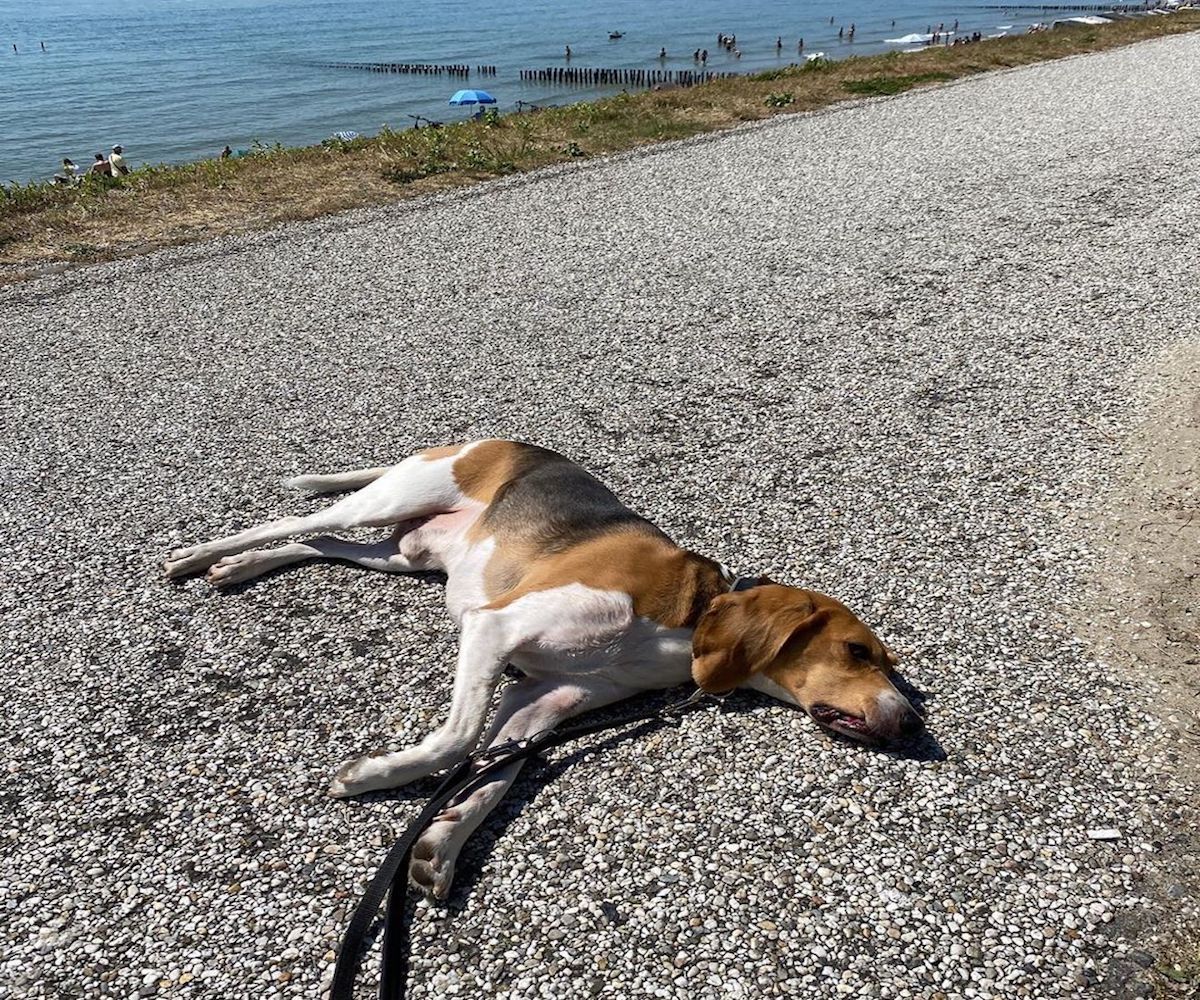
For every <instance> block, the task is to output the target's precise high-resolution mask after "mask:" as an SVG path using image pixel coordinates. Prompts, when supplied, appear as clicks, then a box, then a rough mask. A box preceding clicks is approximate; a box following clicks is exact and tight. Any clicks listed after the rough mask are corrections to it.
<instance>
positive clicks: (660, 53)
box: [658, 45, 667, 59]
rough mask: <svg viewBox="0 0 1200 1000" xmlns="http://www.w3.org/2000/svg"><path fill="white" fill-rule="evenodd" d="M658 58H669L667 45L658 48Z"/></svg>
mask: <svg viewBox="0 0 1200 1000" xmlns="http://www.w3.org/2000/svg"><path fill="white" fill-rule="evenodd" d="M658 58H659V59H666V58H667V47H666V46H665V45H664V46H663V47H662V48H661V49H659V50H658Z"/></svg>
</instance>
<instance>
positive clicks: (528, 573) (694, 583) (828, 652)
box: [165, 440, 923, 899]
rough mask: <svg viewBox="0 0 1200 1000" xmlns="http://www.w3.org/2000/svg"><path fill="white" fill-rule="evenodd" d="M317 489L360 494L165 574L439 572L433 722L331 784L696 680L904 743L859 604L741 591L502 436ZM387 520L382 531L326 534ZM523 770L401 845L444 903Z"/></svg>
mask: <svg viewBox="0 0 1200 1000" xmlns="http://www.w3.org/2000/svg"><path fill="white" fill-rule="evenodd" d="M286 485H288V486H290V487H293V488H296V489H300V490H307V491H311V492H314V493H334V492H345V491H349V490H355V491H356V492H354V493H352V494H350V495H349V496H347V497H344V498H343V499H341V500H339V501H338V502H337V503H334V504H333V505H332V506H330V507H328V508H326V509H324V510H322V511H319V512H318V513H315V514H310V515H309V516H307V517H285V518H282V519H280V520H278V521H272V522H270V523H268V524H264V525H260V526H258V527H254V528H250V529H248V530H246V531H242V532H239V533H237V534H234V535H230V536H228V537H226V538H219V539H217V540H215V541H212V542H207V543H205V544H202V545H195V546H192V547H190V548H184V549H179V550H177V551H175V552H173V553H171V555H170V557H169V558H168V559H167V562H166V564H165V570H166V574H167V576H168V577H170V578H172V579H176V578H179V577H184V576H187V575H189V574H192V573H196V572H199V571H202V570H207V571H208V580H209V581H210V582H211V583H212V584H214V585H215V586H218V587H228V586H231V585H233V584H238V583H242V582H243V581H246V580H249V579H252V578H253V577H256V576H259V575H260V574H262V573H266V572H268V571H269V570H274V569H277V568H278V567H280V566H286V565H288V564H290V563H298V562H303V561H305V560H309V559H340V560H347V561H349V562H352V563H356V564H358V565H360V566H365V567H368V568H370V569H377V570H383V571H386V572H398V573H407V572H417V571H425V570H440V571H442V572H444V573H445V574H446V577H447V581H446V605H447V607H448V609H449V611H450V614H451V616H452V617H453V618H454V619H455V620H456V621H457V622H458V624H459V627H460V630H461V634H460V645H459V652H458V663H457V666H456V668H455V674H454V688H453V695H452V697H451V700H450V710H449V713H448V715H447V718H446V720H445V722H443V723H442V725H441V726H440V727H439V728H438V729H436V730H435V731H434V732H432V733H430V734H429V735H428V736H426V737H425V738H424V739H423V740H421V742H420V743H418V744H416V745H414V746H411V747H409V748H407V749H405V750H401V751H399V752H387V751H379V752H376V753H372V754H368V755H366V756H364V757H359V758H357V759H354V760H350V761H347V762H346V763H344V764H343V765H342V766H341V767H340V768H339V769H338V771H337V773H336V776H335V777H334V779H333V783H332V784H331V785H330V788H329V792H330V794H331V795H333V796H336V797H339V798H340V797H344V796H350V795H358V794H359V793H361V792H367V791H371V790H372V789H379V788H392V787H395V786H398V785H403V784H405V783H407V782H410V781H414V780H415V779H417V778H423V777H425V776H427V775H430V774H432V773H434V772H435V771H439V770H442V769H443V768H447V767H450V766H452V765H454V764H456V763H458V762H459V761H461V760H462V759H463V758H464V757H465V756H466V755H467V754H469V753H470V752H471V751H472V750H473V749H474V748H475V747H476V745H477V744H478V743H479V741H480V736H481V735H482V734H483V732H484V727H485V725H486V723H487V720H488V715H489V710H490V708H491V703H492V696H493V694H494V693H495V691H496V689H497V687H498V686H499V684H500V680H501V677H502V675H503V673H504V669H505V666H506V665H507V664H512V665H513V666H515V667H516V668H517V669H518V670H519V671H520V673H521V675H522V676H521V678H520V679H519V680H518V681H516V682H515V683H513V684H511V685H509V686H507V687H506V688H505V689H504V692H503V694H502V695H501V698H500V702H499V706H498V708H497V710H496V713H495V716H494V719H493V721H492V724H491V727H490V729H489V730H488V732H487V734H486V736H484V737H483V738H484V741H485V745H490V744H492V743H498V742H503V741H505V740H509V739H521V738H524V737H527V736H532V735H534V734H536V733H539V732H541V731H543V730H545V729H548V728H551V727H554V726H557V725H558V724H559V723H561V722H562V721H563V720H564V719H567V718H570V717H571V716H574V715H577V714H579V713H581V712H585V711H590V710H592V709H595V708H599V707H600V706H602V705H607V704H610V703H612V702H615V701H619V700H620V699H623V698H628V697H630V696H632V695H635V694H637V693H639V692H642V691H648V690H653V689H660V688H669V687H674V686H675V685H678V684H682V683H683V682H685V681H687V680H688V679H689V678H690V679H692V680H694V681H695V682H696V684H697V685H699V686H700V687H701V688H702V689H704V690H705V691H710V692H725V691H729V690H731V689H733V688H737V687H742V686H745V687H750V688H754V689H756V690H758V691H761V692H763V693H765V694H768V695H770V696H772V697H774V698H777V699H779V700H780V701H784V702H787V703H788V704H791V705H798V706H800V707H802V708H803V709H804V710H805V711H806V712H807V713H808V714H809V715H810V716H811V717H812V718H813V719H814V720H815V721H816V722H817V723H818V724H819V725H821V726H823V727H825V728H826V729H829V730H832V731H834V732H836V733H840V734H842V735H844V736H848V737H850V738H851V739H854V740H858V741H860V742H863V743H868V744H875V745H883V744H888V743H892V742H898V741H903V740H907V739H911V738H912V737H914V736H916V735H917V734H918V733H919V732H920V731H921V729H922V726H923V723H922V720H921V716H920V715H918V714H917V712H916V711H914V709H913V707H912V705H911V704H910V703H909V701H908V699H907V698H905V697H904V695H902V694H901V693H900V691H899V690H897V688H896V687H895V686H894V685H893V683H892V680H893V668H894V667H895V665H896V662H897V661H896V657H895V656H894V655H893V654H892V652H891V651H890V650H889V649H888V648H887V647H886V646H885V645H884V644H883V643H882V642H880V641H879V639H878V638H877V637H876V636H875V634H874V633H873V632H872V631H871V630H870V629H869V628H868V627H867V626H866V625H865V624H863V622H862V621H860V620H859V619H858V618H857V617H856V616H855V615H854V613H853V612H851V611H850V610H849V609H848V608H846V607H845V606H844V605H842V604H840V603H839V602H838V601H836V600H834V599H833V598H831V597H827V596H825V595H824V594H819V593H817V592H815V591H812V590H801V589H798V588H795V587H785V586H780V585H778V584H775V583H772V582H770V581H762V582H759V583H757V584H756V585H755V584H752V585H751V586H749V587H746V588H743V587H742V586H741V585H738V586H736V587H735V583H736V581H735V580H734V578H733V576H732V574H731V573H730V572H729V571H728V570H726V569H725V568H724V567H723V566H721V565H720V564H719V563H716V562H714V561H713V560H712V559H709V558H707V557H705V556H702V555H699V554H698V553H695V552H689V551H687V550H686V549H682V548H680V547H679V546H678V545H676V544H675V543H674V542H673V541H671V539H670V538H668V537H667V536H666V535H665V534H664V533H663V532H662V531H660V530H659V529H658V528H656V527H655V526H654V525H653V524H651V523H650V522H649V521H647V520H646V519H645V518H643V517H640V516H639V515H637V514H635V513H634V512H633V511H631V510H630V509H629V508H627V507H625V506H624V505H623V504H622V503H621V502H620V501H619V500H618V499H617V498H616V496H615V495H614V494H613V493H612V492H611V491H610V490H609V489H608V488H607V487H605V486H604V485H603V484H602V483H600V482H599V481H598V480H597V479H595V478H593V477H592V476H591V475H590V474H588V473H587V472H586V471H584V469H582V468H581V467H580V466H578V465H576V464H575V463H574V462H572V461H570V460H569V459H567V458H564V457H563V456H562V455H559V454H556V453H555V452H552V451H548V450H546V449H545V448H538V447H535V446H534V445H529V444H522V443H518V442H515V441H497V440H487V441H475V442H472V443H470V444H464V445H456V446H453V447H445V448H432V449H430V450H428V451H424V452H420V453H419V454H416V455H413V456H412V457H410V458H407V459H405V460H404V461H403V462H401V463H400V464H399V465H394V466H384V467H380V468H375V469H363V470H361V471H356V472H343V473H338V474H335V475H311V476H298V477H296V478H295V479H291V480H287V481H286ZM361 527H376V528H383V527H388V528H391V529H392V532H391V534H390V537H388V538H387V540H386V541H379V542H374V543H365V544H359V543H352V542H347V541H343V540H342V539H339V538H336V537H333V536H332V535H328V534H320V535H318V536H317V537H312V538H308V539H306V540H305V541H294V542H291V543H289V544H286V545H282V546H278V547H275V548H257V547H256V546H258V545H260V544H262V543H264V542H276V541H280V540H282V539H285V538H289V537H291V536H296V535H307V534H310V533H314V532H325V531H336V530H339V529H343V530H344V529H347V528H361ZM519 769H520V764H514V765H513V766H512V767H511V768H510V769H508V770H506V771H505V772H502V773H501V774H500V775H499V776H498V777H497V778H496V780H494V781H492V782H491V783H490V784H488V785H486V786H484V787H482V788H479V789H477V790H475V791H474V792H472V793H471V794H470V795H469V796H468V797H466V798H464V799H463V800H462V801H459V802H456V803H454V804H453V805H452V806H450V807H449V808H447V809H446V810H445V812H443V813H442V814H441V815H440V816H438V817H437V819H436V820H435V821H434V822H433V824H431V826H430V827H429V829H428V830H427V831H426V832H425V834H424V835H423V836H422V838H421V840H420V841H419V843H418V844H417V846H416V848H415V850H414V852H413V862H412V866H411V868H410V872H409V874H410V877H411V879H412V881H413V882H414V883H415V884H416V885H417V886H418V887H420V888H421V889H423V890H424V891H425V892H426V893H427V894H428V895H430V896H432V897H435V898H443V899H444V898H445V897H446V895H447V893H448V891H449V888H450V883H451V880H452V878H453V874H454V865H455V861H456V860H457V857H458V854H459V851H460V849H461V848H462V845H463V844H464V843H465V841H466V840H467V838H468V837H469V836H470V834H471V833H472V832H473V831H474V830H475V829H476V828H477V827H478V826H479V824H480V823H481V822H482V821H483V819H484V817H485V816H486V815H487V814H488V812H489V811H490V810H491V809H492V808H493V807H494V806H495V805H496V803H497V802H498V801H499V800H500V798H501V797H502V796H503V795H504V793H505V791H506V790H507V789H508V787H509V785H511V783H512V781H513V780H514V778H515V777H516V775H517V772H518V770H519Z"/></svg>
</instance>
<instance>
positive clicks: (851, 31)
mask: <svg viewBox="0 0 1200 1000" xmlns="http://www.w3.org/2000/svg"><path fill="white" fill-rule="evenodd" d="M854 31H855V26H854V24H853V23H851V25H850V35H849V38H850V41H854Z"/></svg>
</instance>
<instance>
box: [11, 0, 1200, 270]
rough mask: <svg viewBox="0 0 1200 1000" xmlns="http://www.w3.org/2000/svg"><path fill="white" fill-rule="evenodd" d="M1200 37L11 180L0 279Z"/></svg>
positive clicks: (996, 52)
mask: <svg viewBox="0 0 1200 1000" xmlns="http://www.w3.org/2000/svg"><path fill="white" fill-rule="evenodd" d="M1198 29H1200V9H1196V8H1191V9H1187V8H1185V9H1180V10H1178V11H1176V12H1175V13H1174V14H1171V15H1169V16H1163V17H1145V18H1136V19H1132V18H1131V19H1128V20H1118V21H1114V22H1111V23H1109V24H1105V25H1078V26H1074V25H1073V26H1072V27H1070V28H1067V29H1058V30H1055V31H1046V32H1040V33H1036V34H1030V35H1023V36H1006V37H1001V38H995V39H983V40H981V41H978V42H973V43H971V44H967V45H950V46H927V47H925V48H923V49H921V50H918V51H915V52H912V53H910V54H902V53H900V52H891V53H887V54H884V55H875V56H853V57H849V58H846V59H841V60H836V61H835V60H827V59H816V60H813V61H810V62H808V63H805V64H803V65H798V64H792V65H790V66H788V67H786V68H784V69H780V70H773V71H767V72H763V73H754V74H748V75H744V76H736V77H729V78H724V79H717V80H713V81H711V82H706V83H700V84H697V85H695V86H688V87H672V88H664V89H653V90H642V91H637V92H635V93H632V94H620V95H617V96H615V97H608V98H604V99H601V100H599V101H592V102H582V103H579V104H572V105H567V106H564V107H558V108H549V109H544V110H540V111H536V112H514V113H510V114H507V115H504V116H490V115H489V116H486V117H485V118H483V119H468V120H467V121H463V122H458V123H454V124H450V125H445V126H443V127H442V128H438V129H429V128H423V129H409V130H404V131H391V130H387V129H385V130H383V131H381V132H380V133H379V134H378V135H375V136H371V137H361V138H356V139H353V140H351V141H348V142H347V141H341V140H327V141H326V142H324V143H322V144H321V145H317V146H306V147H284V146H281V145H277V146H273V147H263V148H260V149H258V150H255V151H254V152H253V153H252V154H251V155H249V156H246V157H244V158H240V159H229V160H200V161H196V162H193V163H185V164H179V165H152V166H144V167H139V168H137V169H136V170H134V171H133V172H132V173H130V174H129V175H127V176H125V177H122V178H119V179H101V178H96V179H90V180H88V181H86V182H85V183H84V184H83V185H81V186H79V187H74V188H64V187H56V186H54V185H52V184H51V183H40V184H28V185H11V186H8V187H4V188H2V189H0V191H2V194H0V284H3V283H10V282H17V281H21V280H24V279H27V278H30V277H35V276H37V275H38V274H39V273H46V272H47V271H53V270H61V269H62V268H63V267H67V266H71V265H77V264H86V263H93V262H98V261H103V260H112V259H117V258H122V257H128V256H136V255H139V254H142V253H146V252H149V251H151V250H154V249H159V248H162V247H167V246H172V245H180V244H186V243H194V242H198V241H202V240H205V239H209V238H213V237H217V236H221V235H225V234H230V233H236V232H246V231H251V230H257V229H264V228H268V227H271V226H275V225H278V224H280V223H285V222H293V221H305V220H310V219H314V218H319V217H321V216H325V215H331V214H335V213H338V212H343V211H346V210H349V209H353V208H365V207H371V206H379V205H385V204H389V203H394V202H397V201H401V200H405V199H407V198H411V197H415V196H419V195H423V194H429V193H431V192H436V191H441V190H446V189H449V188H457V187H462V186H464V185H469V184H475V183H478V182H480V181H482V180H487V179H489V178H494V177H502V176H505V175H509V174H519V173H525V172H528V171H530V170H535V169H538V168H540V167H545V166H549V165H552V164H555V163H563V162H572V161H576V160H579V159H587V158H592V157H597V156H606V155H609V154H612V153H616V152H621V151H624V150H632V149H636V148H638V147H642V146H646V145H648V144H653V143H657V142H663V141H668V140H672V139H683V138H688V137H690V136H695V135H700V134H703V133H710V132H717V131H721V130H724V129H728V128H731V127H734V126H736V125H738V124H741V123H745V122H750V121H758V120H763V119H766V118H772V117H775V116H778V115H781V114H794V113H798V112H806V111H814V110H817V109H820V108H827V107H830V106H835V105H838V104H841V103H844V102H847V101H853V100H855V99H861V98H862V97H871V96H887V95H892V94H898V93H901V92H903V91H905V90H909V89H913V88H915V87H922V86H930V85H937V84H941V83H946V82H949V81H951V80H955V79H962V78H965V77H969V76H974V75H977V74H979V73H983V72H989V71H994V70H999V69H1006V68H1012V67H1016V66H1021V65H1029V64H1031V63H1036V62H1043V61H1049V60H1054V59H1059V58H1064V57H1067V56H1072V55H1079V54H1085V53H1087V52H1092V51H1100V50H1103V49H1108V48H1113V47H1118V46H1123V45H1129V44H1133V43H1136V42H1139V41H1144V40H1149V39H1152V38H1159V37H1167V36H1170V35H1174V34H1179V33H1183V32H1189V31H1194V30H1198ZM248 209H249V211H248Z"/></svg>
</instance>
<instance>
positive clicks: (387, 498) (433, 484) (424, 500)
mask: <svg viewBox="0 0 1200 1000" xmlns="http://www.w3.org/2000/svg"><path fill="white" fill-rule="evenodd" d="M465 447H467V448H469V447H470V445H467V446H465ZM464 450H465V449H464ZM464 450H458V451H455V452H454V453H453V454H449V455H442V454H440V453H435V452H430V453H423V454H419V455H413V456H412V457H410V458H406V459H405V460H404V461H403V462H401V463H400V464H399V465H395V466H392V467H391V468H390V469H388V470H387V471H385V472H384V473H383V474H382V475H380V476H379V477H378V478H377V479H374V480H373V481H372V482H371V483H369V484H368V485H367V486H365V487H363V488H362V489H360V490H359V491H358V492H357V493H352V494H350V495H349V496H347V497H343V498H342V499H341V500H339V501H338V502H337V503H335V504H333V505H332V506H330V507H327V508H326V509H325V510H321V511H317V512H316V513H315V514H310V515H308V516H307V517H284V518H280V519H279V520H277V521H270V522H268V523H267V524H261V525H258V526H257V527H254V528H248V529H247V530H245V531H239V532H238V533H237V534H234V535H228V536H227V537H225V538H218V539H216V540H215V541H212V542H205V543H204V544H202V545H192V546H189V547H187V548H182V549H176V550H175V551H174V552H172V553H171V555H170V557H169V558H168V559H167V561H166V563H165V564H164V567H163V568H164V569H165V571H166V574H167V576H169V577H172V578H177V577H181V576H187V575H189V574H191V573H198V572H200V571H201V570H203V569H207V568H208V567H209V566H211V565H212V564H213V563H215V562H216V561H217V560H218V559H221V558H222V557H223V556H230V555H233V554H235V553H237V552H244V551H245V550H246V549H250V548H254V547H255V546H258V545H262V544H263V543H264V542H277V541H280V540H282V539H284V538H288V537H290V536H292V535H302V534H308V533H310V532H317V531H339V530H343V531H344V530H345V529H347V528H370V527H381V526H384V525H391V524H397V523H398V522H400V521H407V520H411V519H414V518H420V517H426V516H428V515H430V514H439V513H443V512H446V511H454V510H459V509H461V508H462V507H463V506H465V505H468V504H469V503H471V502H472V501H469V500H468V499H467V498H466V497H465V496H464V495H463V493H462V491H461V490H460V489H459V487H458V483H457V481H456V480H455V478H454V462H455V461H456V460H457V458H458V457H459V456H460V455H462V454H463V451H464ZM430 455H436V457H430ZM371 471H372V472H374V470H371Z"/></svg>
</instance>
